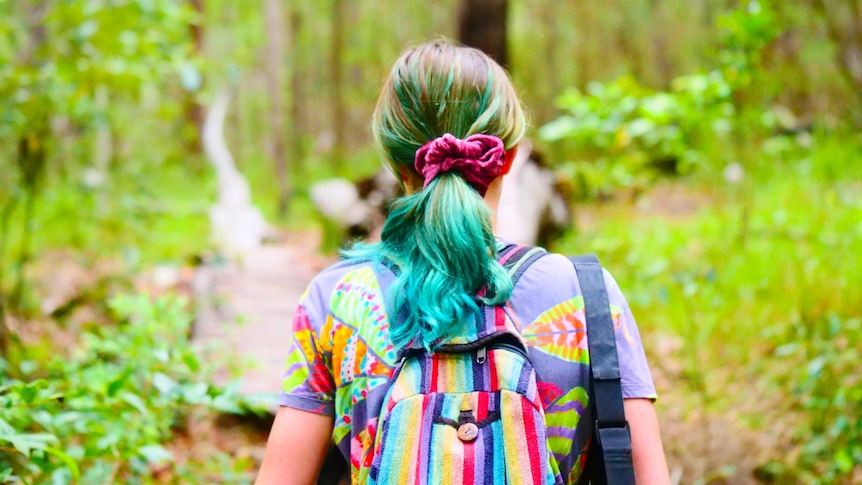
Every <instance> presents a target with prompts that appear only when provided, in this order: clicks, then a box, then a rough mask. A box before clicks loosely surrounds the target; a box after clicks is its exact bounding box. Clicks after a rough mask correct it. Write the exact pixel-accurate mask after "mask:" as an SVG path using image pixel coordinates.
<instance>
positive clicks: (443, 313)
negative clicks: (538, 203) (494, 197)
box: [346, 41, 526, 348]
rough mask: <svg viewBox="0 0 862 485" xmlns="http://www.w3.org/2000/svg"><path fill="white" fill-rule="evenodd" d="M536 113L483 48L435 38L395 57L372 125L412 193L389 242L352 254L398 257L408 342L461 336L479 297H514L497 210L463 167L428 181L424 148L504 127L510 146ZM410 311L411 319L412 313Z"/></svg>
mask: <svg viewBox="0 0 862 485" xmlns="http://www.w3.org/2000/svg"><path fill="white" fill-rule="evenodd" d="M525 128H526V121H525V119H524V113H523V111H522V109H521V104H520V102H519V100H518V98H517V95H516V94H515V91H514V88H513V87H512V83H511V81H510V80H509V76H508V75H507V74H506V72H505V71H504V70H503V69H502V68H501V67H500V66H499V65H498V64H497V63H496V62H494V61H493V60H492V59H491V58H489V57H488V56H487V55H485V54H484V53H482V52H481V51H479V50H477V49H473V48H468V47H460V46H455V45H452V44H450V43H448V42H444V41H435V42H430V43H426V44H423V45H420V46H418V47H416V48H413V49H410V50H408V51H406V52H405V53H404V54H402V55H401V57H400V58H399V59H398V60H397V61H396V62H395V66H394V67H393V68H392V73H391V74H390V76H389V78H388V79H387V81H386V83H385V85H384V86H383V90H382V92H381V94H380V99H379V100H378V103H377V107H376V108H375V110H374V116H373V120H372V125H371V130H372V133H373V135H374V140H375V142H376V143H377V145H378V147H379V148H380V149H381V151H382V152H383V154H384V155H385V158H386V162H387V163H388V164H389V166H390V168H391V169H392V170H393V171H394V172H395V173H396V174H397V175H398V176H399V179H401V180H402V183H405V184H406V185H407V189H408V193H410V192H412V191H413V190H415V189H421V190H419V191H418V192H415V193H411V195H408V196H406V197H403V198H400V199H398V200H396V201H395V202H393V204H392V206H391V208H390V212H389V216H388V218H387V219H386V224H385V225H384V227H383V232H382V234H381V242H380V243H378V244H375V245H368V246H358V247H355V248H354V249H353V250H351V251H348V252H346V254H347V256H348V257H357V258H359V257H365V258H368V257H371V258H372V259H375V260H378V261H380V260H383V259H388V260H390V261H392V262H394V263H395V264H396V265H397V266H398V269H399V271H398V276H397V277H396V279H395V281H394V282H393V284H392V286H390V289H389V294H388V295H387V296H388V298H389V304H390V308H391V309H392V310H393V311H397V312H398V314H399V318H398V319H397V321H396V319H395V318H393V319H392V320H393V321H392V326H391V338H392V341H393V342H394V344H395V345H396V346H398V347H403V346H406V345H407V344H409V343H410V342H411V341H413V340H414V338H415V339H417V342H418V343H420V344H421V345H422V346H423V347H425V348H432V347H433V346H434V345H435V343H436V342H440V341H445V340H446V339H447V338H449V337H452V336H455V335H458V334H459V333H460V332H461V331H462V328H463V327H462V325H461V324H460V323H461V322H464V321H465V319H466V318H468V317H472V316H473V315H474V312H478V311H479V304H480V303H484V304H486V305H499V304H502V303H504V302H505V301H506V300H508V298H509V296H510V294H511V292H512V281H511V279H510V278H509V276H508V275H507V274H506V272H505V271H504V270H503V268H502V267H501V266H500V264H499V263H497V261H496V258H495V255H496V241H495V238H494V234H493V228H492V224H491V213H490V210H489V209H488V207H487V205H485V203H484V201H483V200H482V198H481V197H480V196H479V194H478V193H477V192H476V191H475V190H474V189H473V188H472V187H470V185H468V184H467V183H466V182H465V181H464V180H463V179H462V178H461V177H460V176H459V175H458V174H457V173H453V172H450V173H444V174H442V175H440V176H438V177H437V178H436V179H434V180H433V181H432V182H431V183H430V184H428V186H427V187H426V188H424V189H422V183H423V180H422V177H421V176H420V175H418V174H417V173H416V170H415V168H414V162H415V157H416V151H417V150H419V148H421V147H422V146H423V145H425V144H426V143H428V142H429V141H431V140H433V139H435V138H438V137H440V136H442V135H444V134H446V133H450V134H452V135H454V136H455V137H457V138H460V139H464V138H467V137H468V136H470V135H474V134H478V133H484V134H488V135H494V136H496V137H498V138H500V139H501V140H503V144H504V146H505V148H506V149H507V150H508V149H510V148H512V147H514V146H515V145H516V144H517V143H518V142H519V141H520V139H521V138H522V137H523V135H524V130H525ZM402 317H403V318H402Z"/></svg>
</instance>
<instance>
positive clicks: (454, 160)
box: [415, 133, 506, 197]
mask: <svg viewBox="0 0 862 485" xmlns="http://www.w3.org/2000/svg"><path fill="white" fill-rule="evenodd" d="M505 156H506V150H505V148H504V147H503V140H501V139H499V138H497V137H496V136H492V135H484V134H478V135H472V136H468V137H467V139H465V140H459V139H458V138H455V137H454V136H452V135H450V134H449V133H446V134H445V135H443V136H441V137H440V138H435V139H434V140H431V141H429V142H428V143H426V144H425V145H424V146H423V147H422V148H420V149H419V150H418V151H417V152H416V164H415V167H416V171H417V172H419V173H420V174H421V175H422V176H423V177H424V178H425V187H427V186H428V184H429V183H431V181H432V180H434V178H435V177H437V176H438V175H440V174H441V173H446V172H450V171H453V170H454V171H456V172H458V173H459V174H460V175H461V177H462V178H463V179H464V181H465V182H467V183H468V184H470V186H471V187H473V188H474V189H476V192H479V195H481V196H482V197H484V196H485V192H486V191H487V190H488V185H490V184H491V182H493V181H494V179H496V178H497V177H499V176H500V175H502V173H503V166H504V165H505Z"/></svg>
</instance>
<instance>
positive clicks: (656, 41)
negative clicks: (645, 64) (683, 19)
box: [650, 0, 673, 89]
mask: <svg viewBox="0 0 862 485" xmlns="http://www.w3.org/2000/svg"><path fill="white" fill-rule="evenodd" d="M650 10H651V11H652V17H653V21H652V24H653V36H652V43H653V52H654V53H655V59H656V63H657V64H658V75H659V82H660V83H661V88H662V89H668V88H670V82H671V81H672V80H673V66H672V65H671V63H670V58H669V57H668V55H667V37H666V36H665V21H664V7H663V6H662V4H661V2H659V1H658V0H650Z"/></svg>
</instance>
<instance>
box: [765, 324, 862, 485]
mask: <svg viewBox="0 0 862 485" xmlns="http://www.w3.org/2000/svg"><path fill="white" fill-rule="evenodd" d="M810 318H811V316H810V315H802V319H801V320H800V321H798V322H795V323H794V325H792V326H790V327H789V328H788V329H787V335H781V338H778V339H776V341H779V342H789V343H785V344H783V345H780V346H778V347H777V348H776V349H775V353H774V355H775V358H776V359H777V360H778V362H780V363H781V364H783V365H784V366H786V369H788V370H789V371H788V372H787V375H786V376H785V379H786V380H785V381H784V383H785V385H787V386H788V387H789V388H790V389H791V390H792V395H793V397H794V399H793V408H794V409H795V410H796V411H801V412H802V413H804V415H805V417H806V423H805V424H804V425H803V426H800V427H798V428H797V430H796V433H795V436H794V441H795V443H796V445H797V447H798V449H799V455H798V456H799V458H798V460H797V462H796V463H793V465H795V466H796V467H798V469H799V471H796V473H798V474H799V475H800V476H801V478H802V479H803V480H805V482H807V483H814V484H829V483H836V482H839V480H841V479H842V478H845V477H847V476H849V474H850V473H851V472H852V471H853V468H854V467H859V466H862V379H860V375H859V372H858V368H859V358H860V355H859V343H860V342H862V319H860V318H858V317H857V318H846V317H839V316H838V315H835V314H832V315H824V316H821V317H818V318H817V319H816V320H810ZM800 364H802V365H800Z"/></svg>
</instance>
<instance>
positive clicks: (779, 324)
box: [555, 134, 862, 483]
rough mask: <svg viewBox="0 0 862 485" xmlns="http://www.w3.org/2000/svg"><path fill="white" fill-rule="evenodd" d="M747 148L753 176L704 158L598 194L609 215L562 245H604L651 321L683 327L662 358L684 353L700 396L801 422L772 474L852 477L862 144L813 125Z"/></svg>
mask: <svg viewBox="0 0 862 485" xmlns="http://www.w3.org/2000/svg"><path fill="white" fill-rule="evenodd" d="M744 155H745V157H746V160H748V159H751V160H754V159H756V160H758V162H759V163H757V164H754V163H746V165H748V166H751V167H753V168H751V169H750V170H749V171H747V172H745V174H744V178H743V180H742V181H741V182H740V181H736V182H735V183H731V182H723V181H722V176H721V174H720V172H719V171H718V170H716V169H712V168H710V167H705V168H704V170H703V171H702V172H701V173H700V174H698V175H695V176H694V177H693V178H692V179H691V180H690V181H688V182H687V183H686V184H678V185H677V186H676V187H671V186H670V184H668V183H667V182H665V184H664V185H662V186H660V187H659V188H658V190H656V191H655V192H654V193H651V194H650V195H649V196H648V197H647V199H646V200H643V201H641V202H639V206H638V207H628V208H625V207H624V208H619V207H610V206H607V205H598V206H596V207H591V208H590V211H596V213H595V214H594V215H593V217H591V219H592V220H595V221H597V222H596V223H595V224H594V225H593V226H590V227H586V228H585V229H584V230H582V231H580V232H579V233H578V234H574V235H571V236H569V237H568V238H566V239H565V240H564V241H562V242H561V243H560V244H559V247H557V248H555V249H556V250H558V251H561V252H564V253H576V252H583V251H584V249H583V248H590V250H591V251H592V250H594V251H597V252H598V253H599V254H600V255H601V256H602V259H603V261H604V262H605V264H606V265H607V266H608V267H609V269H610V270H611V271H612V272H613V273H614V274H615V275H616V277H617V279H618V281H619V282H620V286H621V287H622V288H624V290H625V291H626V295H627V297H628V299H629V303H630V304H631V306H632V308H633V311H634V313H635V315H636V316H637V318H638V324H639V327H640V328H641V331H642V332H643V333H644V334H646V335H652V336H655V335H672V336H676V337H678V338H679V339H681V344H682V346H681V350H680V351H679V353H678V354H675V355H656V356H654V357H653V361H654V362H655V363H656V364H657V365H659V366H661V365H662V362H664V361H666V360H668V359H670V360H677V361H680V362H681V365H682V369H681V372H682V376H681V377H682V379H680V380H678V381H675V382H676V384H675V385H678V386H688V389H687V392H686V393H684V394H688V395H689V396H692V397H693V398H694V400H695V401H696V403H694V404H691V403H689V404H690V405H694V406H697V407H702V408H703V409H704V410H705V411H709V410H713V411H717V412H723V411H725V410H727V409H734V410H737V411H740V410H744V411H742V412H743V414H744V415H746V416H747V418H746V419H747V420H748V421H749V423H750V424H751V425H752V426H755V427H757V428H762V429H763V430H764V432H766V433H770V434H773V433H774V432H775V429H776V428H784V429H788V428H792V429H794V432H793V437H792V439H790V438H788V441H786V442H785V443H786V444H788V446H789V447H791V448H794V451H792V452H787V451H781V452H779V457H777V458H776V460H778V462H776V463H775V464H773V466H771V467H764V470H762V472H763V474H764V475H769V476H771V477H772V478H773V479H778V481H779V482H780V483H791V482H792V481H793V480H796V479H799V480H803V481H805V482H806V483H809V482H810V483H849V476H850V473H852V471H851V468H853V467H857V468H858V466H859V464H860V449H859V445H858V443H859V442H860V430H862V428H860V426H862V425H860V416H862V413H860V411H862V409H860V407H859V406H860V402H861V401H860V399H859V397H860V395H859V393H860V391H859V389H860V382H859V373H858V365H859V344H860V342H862V331H860V321H859V313H858V308H859V307H858V302H859V301H862V257H860V253H859V251H858V250H857V249H856V246H857V241H858V240H859V238H860V237H862V224H860V223H859V221H862V191H860V187H859V184H858V182H857V181H858V180H860V178H862V166H860V165H859V164H858V163H857V161H858V160H860V159H862V148H860V147H859V146H858V142H854V141H853V140H852V139H848V138H844V137H840V138H839V137H827V136H824V135H822V134H815V137H814V141H813V144H812V146H811V148H800V147H799V146H798V145H796V144H792V145H791V147H788V148H787V149H786V150H782V151H780V152H773V151H769V150H765V149H760V150H757V151H754V152H751V153H745V154H744ZM579 248H580V249H579ZM653 338H655V337H653ZM646 347H647V349H649V348H651V347H653V343H651V342H649V341H647V345H646ZM764 403H766V404H764ZM679 405H681V403H674V406H679ZM682 405H684V404H682ZM779 423H780V426H779ZM789 441H792V443H790V442H789ZM769 470H771V471H769ZM776 470H778V471H776Z"/></svg>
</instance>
